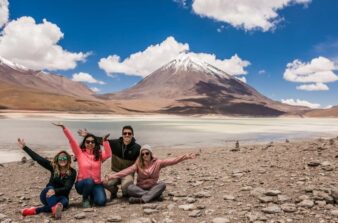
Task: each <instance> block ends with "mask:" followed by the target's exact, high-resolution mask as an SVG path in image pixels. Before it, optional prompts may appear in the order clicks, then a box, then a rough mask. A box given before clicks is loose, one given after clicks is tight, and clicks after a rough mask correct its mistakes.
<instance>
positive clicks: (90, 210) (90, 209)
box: [83, 208, 95, 212]
mask: <svg viewBox="0 0 338 223" xmlns="http://www.w3.org/2000/svg"><path fill="white" fill-rule="evenodd" d="M94 211H95V210H94V208H84V209H83V212H94Z"/></svg>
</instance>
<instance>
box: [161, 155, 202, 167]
mask: <svg viewBox="0 0 338 223" xmlns="http://www.w3.org/2000/svg"><path fill="white" fill-rule="evenodd" d="M195 158H196V154H194V153H189V154H185V155H183V156H178V157H175V158H169V159H164V160H159V162H160V166H161V168H163V167H166V166H171V165H175V164H177V163H179V162H182V161H184V160H188V159H195Z"/></svg>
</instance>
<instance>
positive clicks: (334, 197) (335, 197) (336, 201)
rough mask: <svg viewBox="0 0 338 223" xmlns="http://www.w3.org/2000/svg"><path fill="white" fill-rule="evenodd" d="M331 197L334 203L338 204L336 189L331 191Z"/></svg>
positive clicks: (337, 191) (337, 190) (337, 189)
mask: <svg viewBox="0 0 338 223" xmlns="http://www.w3.org/2000/svg"><path fill="white" fill-rule="evenodd" d="M331 196H332V198H333V199H334V201H335V203H338V188H334V189H332V190H331Z"/></svg>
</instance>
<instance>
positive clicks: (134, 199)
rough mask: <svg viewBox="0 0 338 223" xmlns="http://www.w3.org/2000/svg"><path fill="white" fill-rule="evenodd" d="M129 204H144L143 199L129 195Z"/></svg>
mask: <svg viewBox="0 0 338 223" xmlns="http://www.w3.org/2000/svg"><path fill="white" fill-rule="evenodd" d="M129 204H144V201H143V200H142V198H139V197H130V198H129Z"/></svg>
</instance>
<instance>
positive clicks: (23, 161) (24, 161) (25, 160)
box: [21, 156, 27, 164]
mask: <svg viewBox="0 0 338 223" xmlns="http://www.w3.org/2000/svg"><path fill="white" fill-rule="evenodd" d="M26 162H27V157H25V156H23V157H22V158H21V163H22V164H24V163H26Z"/></svg>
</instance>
